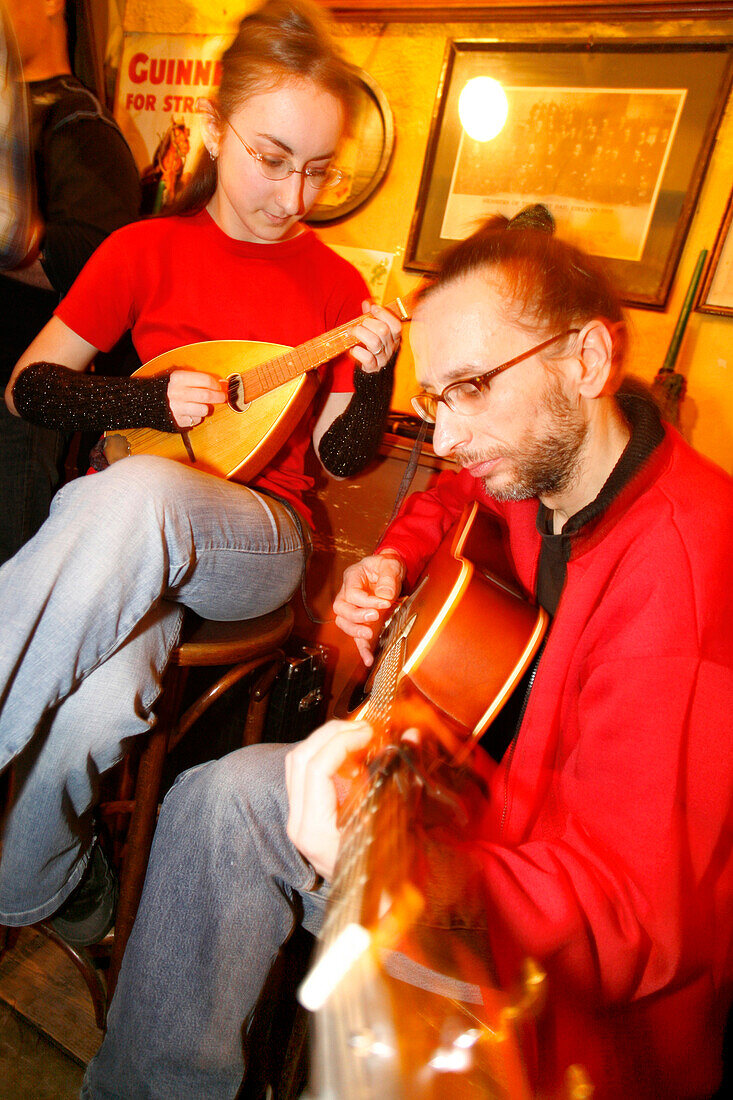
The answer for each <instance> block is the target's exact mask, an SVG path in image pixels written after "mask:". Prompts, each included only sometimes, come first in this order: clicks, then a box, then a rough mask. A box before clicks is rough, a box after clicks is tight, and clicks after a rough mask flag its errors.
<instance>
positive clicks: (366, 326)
mask: <svg viewBox="0 0 733 1100" xmlns="http://www.w3.org/2000/svg"><path fill="white" fill-rule="evenodd" d="M362 309H363V310H364V313H366V314H368V315H369V316H367V317H365V318H364V320H363V321H361V322H360V323H359V324H358V325H355V326H354V328H353V329H352V333H353V335H354V336H355V337H356V338H357V339H358V341H359V343H358V344H356V345H355V346H354V347H353V348H352V349H351V355H352V357H353V358H354V359H356V361H357V363H358V364H359V365H360V367H361V369H362V370H363V371H365V372H366V373H367V374H372V373H373V372H374V371H378V370H381V369H382V367H384V366H385V365H386V364H387V363H388V362H389V361H390V359H391V358H392V356H393V355H394V353H395V351H396V350H397V347H398V346H399V342H400V339H401V336H402V323H401V322H400V321H399V320H398V319H397V317H395V315H394V313H391V312H390V310H388V309H385V308H384V306H377V305H373V304H370V303H369V302H368V301H366V302H362Z"/></svg>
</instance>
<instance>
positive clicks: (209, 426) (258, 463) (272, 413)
mask: <svg viewBox="0 0 733 1100" xmlns="http://www.w3.org/2000/svg"><path fill="white" fill-rule="evenodd" d="M411 302H412V297H407V298H396V299H395V300H394V302H391V303H389V305H387V306H386V308H387V309H389V310H391V312H392V313H394V314H395V316H397V317H399V319H400V320H402V321H407V320H409V318H410V313H409V305H410V304H411ZM365 316H367V315H366V314H365V315H363V316H362V317H358V318H356V319H355V320H353V321H349V322H348V323H347V324H344V325H340V326H339V327H338V328H335V329H331V331H330V332H326V333H324V334H323V335H322V336H317V337H316V338H315V339H313V340H308V341H307V342H306V343H305V344H300V345H299V346H298V347H296V348H289V347H285V346H284V345H282V344H266V343H260V342H258V341H254V340H204V341H201V342H200V343H196V344H187V345H185V346H183V347H180V348H173V349H172V350H171V351H166V352H164V353H163V354H162V355H158V356H156V357H155V359H151V360H150V361H149V362H148V363H145V364H144V365H143V366H142V367H140V369H139V370H137V371H135V377H150V376H151V375H154V374H161V373H162V372H164V371H171V370H175V369H180V368H185V369H187V370H198V371H203V372H205V373H207V374H211V375H214V376H215V377H217V378H226V380H227V401H226V403H225V404H223V405H217V406H215V407H214V411H213V413H212V414H211V415H210V416H207V417H206V419H205V420H203V421H202V423H201V424H198V425H196V427H194V428H191V429H190V430H184V431H181V432H160V431H157V430H156V429H154V428H116V429H111V430H109V431H107V432H105V435H106V436H107V437H110V436H119V437H122V438H121V440H120V441H119V442H120V444H121V446H120V448H119V449H120V450H121V451H122V453H123V454H124V455H127V454H132V455H137V454H155V455H161V456H162V457H164V458H171V459H173V461H174V462H181V463H183V464H184V465H186V466H191V467H192V468H193V469H196V470H202V471H204V472H206V473H210V474H216V475H217V476H218V477H224V478H228V479H232V480H234V481H241V482H247V481H250V480H251V479H252V478H253V477H255V476H256V475H257V474H258V473H259V472H260V470H262V469H263V467H265V466H266V465H267V463H268V462H270V461H271V460H272V459H273V458H274V457H275V455H276V454H277V452H278V451H279V450H280V448H281V447H282V446H283V444H284V443H285V442H286V440H287V438H288V436H289V435H290V434H291V432H292V431H293V429H294V428H295V426H296V424H297V423H298V421H299V420H300V418H301V417H302V416H303V413H304V412H305V410H306V409H307V408H308V405H309V404H310V402H311V400H312V398H313V394H314V393H315V391H316V389H317V388H318V380H317V378H316V376H315V374H314V373H313V372H314V371H315V369H316V368H317V367H320V366H321V365H322V364H323V363H327V362H329V360H331V359H334V358H335V357H336V356H337V355H341V353H342V352H344V351H348V349H349V348H352V347H354V345H355V344H357V343H358V342H359V341H358V340H357V339H356V338H355V337H354V336H353V335H352V331H353V329H354V327H355V325H358V324H359V322H360V321H362V320H363V319H364V317H365Z"/></svg>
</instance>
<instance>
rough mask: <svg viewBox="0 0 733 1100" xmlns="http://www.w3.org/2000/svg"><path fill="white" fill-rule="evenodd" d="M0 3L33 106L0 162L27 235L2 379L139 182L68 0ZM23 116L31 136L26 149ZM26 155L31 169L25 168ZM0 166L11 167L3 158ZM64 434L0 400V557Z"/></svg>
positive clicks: (36, 510) (29, 512)
mask: <svg viewBox="0 0 733 1100" xmlns="http://www.w3.org/2000/svg"><path fill="white" fill-rule="evenodd" d="M2 3H3V4H4V6H5V12H6V18H7V19H8V20H9V24H10V27H11V28H12V31H13V32H14V38H15V40H16V42H17V48H18V55H19V58H20V64H21V67H22V74H23V81H24V87H25V92H26V95H27V104H28V109H29V117H28V120H27V123H25V122H24V123H23V128H22V129H21V130H15V132H14V137H13V140H14V143H15V152H14V155H13V158H12V159H13V162H14V163H15V165H16V171H20V172H21V176H20V177H17V176H16V178H15V180H13V179H12V177H8V175H7V174H6V175H5V178H4V179H3V180H2V181H0V190H2V191H4V192H5V193H6V194H8V193H12V194H13V195H14V208H15V210H16V211H17V215H18V218H19V222H20V225H19V226H18V227H17V229H20V230H21V231H20V234H19V236H20V238H21V239H23V240H24V247H22V248H19V247H16V248H14V249H13V252H12V255H10V254H8V256H7V257H6V260H5V262H3V263H2V265H0V267H1V270H0V316H2V322H1V323H0V335H1V336H2V341H1V344H2V346H1V347H0V380H1V381H2V385H3V386H5V385H7V382H8V380H9V378H10V375H11V372H12V370H13V367H14V366H15V363H16V362H17V360H18V359H19V357H20V355H21V354H22V353H23V351H25V349H26V348H27V347H28V345H29V344H30V342H31V341H32V340H33V339H34V337H35V336H37V335H38V333H39V332H40V331H41V329H42V328H43V326H44V325H45V324H46V323H47V321H48V320H49V318H50V317H51V314H52V313H53V310H54V308H55V306H56V305H57V304H58V301H59V298H61V297H62V296H63V295H64V294H65V293H66V291H67V290H68V289H69V287H70V286H71V284H72V283H73V281H74V279H75V278H76V276H77V275H78V274H79V272H80V271H81V269H82V267H83V266H84V264H85V263H86V261H87V260H88V259H89V257H90V256H91V254H92V252H93V251H94V250H95V248H96V247H97V246H98V245H99V244H100V243H101V242H102V241H103V240H104V238H105V237H106V236H107V235H108V234H109V233H111V232H112V231H113V230H114V229H118V228H119V227H120V226H122V225H125V224H126V223H127V222H130V221H132V220H133V219H135V218H136V217H138V214H139V208H140V183H139V177H138V172H137V168H136V166H135V162H134V160H133V158H132V154H131V152H130V150H129V148H128V146H127V143H126V142H125V139H124V138H123V136H122V133H121V132H120V130H119V128H118V126H117V124H116V123H115V122H114V120H113V119H112V117H111V115H110V114H109V113H108V112H107V111H106V110H105V109H104V107H102V105H101V104H100V103H99V101H98V100H97V98H96V97H95V96H94V95H93V94H92V93H91V92H90V91H89V90H88V89H87V88H85V87H84V86H83V85H82V84H81V83H80V82H79V81H78V80H77V79H76V77H75V76H73V74H72V71H71V65H70V62H69V52H68V44H67V25H66V21H65V7H66V0H2ZM19 91H21V90H19V89H17V90H16V104H18V92H19ZM19 106H20V105H19V104H18V106H16V110H18V109H19ZM25 128H27V129H28V132H29V141H30V147H29V149H26V150H23V149H22V147H21V136H20V135H21V134H22V132H23V129H25ZM6 155H7V154H6ZM28 155H30V157H31V163H32V172H33V174H32V176H31V178H30V179H27V178H26V179H23V174H24V170H23V167H22V165H23V163H24V162H25V158H26V157H27V156H28ZM3 169H4V172H6V173H7V171H8V170H10V171H11V172H12V171H13V169H12V165H11V164H9V163H8V161H7V160H6V161H5V163H4V165H3ZM25 225H28V229H27V230H26V231H25V234H24V232H23V228H24V226H25ZM67 443H68V434H67V433H65V432H64V431H63V430H59V429H54V428H48V427H44V426H43V425H38V424H31V423H28V422H27V421H23V420H19V419H18V418H17V417H13V416H11V415H10V413H9V412H8V410H7V409H6V408H5V407H4V406H2V405H0V512H1V513H2V517H3V518H2V523H1V524H0V563H2V562H4V561H7V559H8V558H10V557H12V555H13V554H14V553H15V552H16V550H18V549H19V548H20V547H21V546H22V545H23V543H24V542H26V541H27V540H28V539H29V538H30V537H31V536H32V535H33V534H35V532H36V531H37V530H38V528H39V527H40V525H41V524H42V523H43V521H44V519H45V518H46V516H47V515H48V509H49V505H50V502H51V498H52V496H53V493H54V491H55V489H56V487H57V486H58V484H59V480H60V464H61V461H62V458H63V454H64V451H65V448H66V445H67Z"/></svg>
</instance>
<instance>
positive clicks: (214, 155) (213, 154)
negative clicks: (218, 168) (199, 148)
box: [209, 149, 216, 161]
mask: <svg viewBox="0 0 733 1100" xmlns="http://www.w3.org/2000/svg"><path fill="white" fill-rule="evenodd" d="M209 156H210V157H211V159H212V160H213V161H216V153H215V152H214V151H213V149H209Z"/></svg>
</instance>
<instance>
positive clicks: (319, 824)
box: [285, 720, 372, 881]
mask: <svg viewBox="0 0 733 1100" xmlns="http://www.w3.org/2000/svg"><path fill="white" fill-rule="evenodd" d="M371 737H372V728H371V726H369V725H368V724H367V723H366V722H344V721H339V720H333V721H331V722H326V724H325V726H321V727H320V729H317V730H316V731H315V732H314V733H312V734H311V735H310V737H308V738H307V739H306V740H305V741H301V742H299V744H298V745H296V747H295V748H294V749H291V750H290V751H289V752H288V754H287V756H286V757H285V782H286V784H287V788H288V800H289V803H290V809H289V813H288V824H287V830H288V836H289V837H290V839H291V840H292V842H293V844H294V845H295V847H296V848H297V849H298V851H299V852H300V853H301V854H302V855H303V856H305V858H306V859H307V860H308V862H309V863H310V864H311V865H312V866H313V867H314V868H315V870H316V871H317V873H318V874H319V875H321V877H322V878H324V879H326V880H327V881H330V880H331V879H332V877H333V869H334V867H335V866H336V857H337V856H338V850H339V843H340V836H339V830H338V808H339V802H338V795H337V791H336V785H335V782H334V777H335V775H336V772H337V771H338V770H339V768H340V767H341V766H342V765H343V764H344V762H345V761H346V759H347V757H349V756H350V755H351V754H352V753H355V752H358V751H359V750H360V749H364V748H365V747H366V746H367V745H368V744H369V741H370V740H371Z"/></svg>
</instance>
